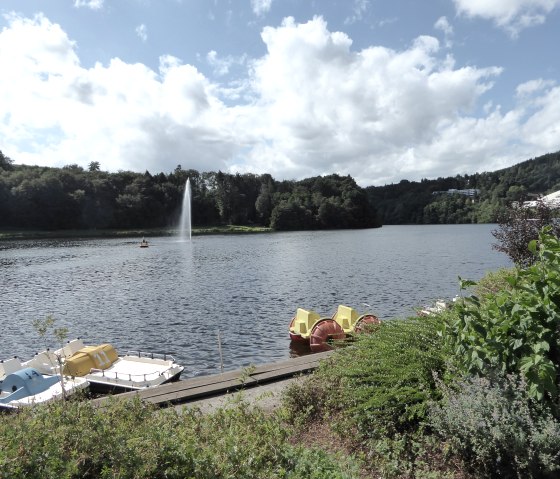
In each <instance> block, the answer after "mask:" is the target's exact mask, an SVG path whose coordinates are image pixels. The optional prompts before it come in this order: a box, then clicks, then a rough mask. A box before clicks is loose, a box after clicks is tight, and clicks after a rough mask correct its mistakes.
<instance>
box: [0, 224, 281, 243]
mask: <svg viewBox="0 0 560 479" xmlns="http://www.w3.org/2000/svg"><path fill="white" fill-rule="evenodd" d="M272 231H273V230H272V229H271V228H265V227H262V226H236V225H226V226H209V227H200V228H197V227H195V228H193V229H192V234H193V236H200V235H219V234H255V233H270V232H272ZM177 235H178V230H177V229H176V228H152V229H126V230H116V229H106V230H58V231H36V230H0V241H1V240H20V239H68V238H141V237H146V238H149V237H156V236H177Z"/></svg>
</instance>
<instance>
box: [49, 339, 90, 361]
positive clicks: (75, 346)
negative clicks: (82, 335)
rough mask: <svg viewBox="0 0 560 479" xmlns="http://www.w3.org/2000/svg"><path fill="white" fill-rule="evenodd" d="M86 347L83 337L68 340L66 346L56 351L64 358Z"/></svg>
mask: <svg viewBox="0 0 560 479" xmlns="http://www.w3.org/2000/svg"><path fill="white" fill-rule="evenodd" d="M84 347H85V345H84V342H83V341H82V340H81V339H79V338H78V339H72V340H71V341H68V344H67V345H66V346H64V347H63V348H62V349H59V350H58V351H56V353H57V354H60V355H61V356H62V357H63V358H69V357H70V356H72V355H74V354H76V353H77V352H78V351H79V350H80V349H82V348H84Z"/></svg>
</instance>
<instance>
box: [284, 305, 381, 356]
mask: <svg viewBox="0 0 560 479" xmlns="http://www.w3.org/2000/svg"><path fill="white" fill-rule="evenodd" d="M379 323H380V320H379V319H378V318H377V317H376V316H374V315H373V314H362V315H360V314H359V313H358V312H357V311H356V310H355V309H353V308H351V307H349V306H345V305H342V304H341V305H339V306H338V308H337V310H336V312H335V313H334V314H333V316H332V317H331V318H328V317H325V318H322V317H321V316H320V315H319V314H318V313H316V312H315V311H308V310H305V309H302V308H298V309H297V311H296V315H295V316H294V317H293V318H292V320H291V322H290V326H289V333H290V339H291V340H292V342H295V343H297V342H304V343H309V346H310V348H311V351H312V352H314V353H317V352H321V351H328V350H329V349H332V343H333V341H337V340H342V339H345V338H347V337H351V336H352V335H354V334H356V333H359V332H361V331H362V330H363V329H364V327H365V326H366V325H367V324H379Z"/></svg>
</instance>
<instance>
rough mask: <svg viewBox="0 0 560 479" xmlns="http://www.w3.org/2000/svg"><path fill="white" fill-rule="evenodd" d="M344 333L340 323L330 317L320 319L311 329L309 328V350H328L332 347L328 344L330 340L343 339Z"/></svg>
mask: <svg viewBox="0 0 560 479" xmlns="http://www.w3.org/2000/svg"><path fill="white" fill-rule="evenodd" d="M345 337H346V334H344V330H343V329H342V328H341V327H340V325H339V324H338V323H337V322H336V321H334V320H332V319H328V318H327V319H321V320H320V321H318V322H317V323H315V326H313V329H312V330H311V336H310V337H309V346H310V347H311V351H313V352H314V353H320V352H322V351H328V350H329V349H333V347H332V346H331V345H330V344H329V341H331V340H340V339H344V338H345Z"/></svg>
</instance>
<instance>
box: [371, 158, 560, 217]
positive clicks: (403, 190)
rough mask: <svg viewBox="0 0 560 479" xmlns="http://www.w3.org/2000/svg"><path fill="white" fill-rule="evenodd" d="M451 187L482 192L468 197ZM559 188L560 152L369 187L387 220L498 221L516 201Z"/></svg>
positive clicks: (377, 207) (373, 199) (379, 212)
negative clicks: (482, 169) (498, 166)
mask: <svg viewBox="0 0 560 479" xmlns="http://www.w3.org/2000/svg"><path fill="white" fill-rule="evenodd" d="M449 190H477V191H476V194H475V195H473V196H467V195H466V194H462V193H461V192H450V191H449ZM557 190H560V152H557V153H550V154H547V155H544V156H541V157H538V158H535V159H531V160H527V161H524V162H522V163H519V164H517V165H514V166H511V167H509V168H504V169H502V170H498V171H494V172H491V173H476V174H473V175H463V176H460V175H457V176H455V177H448V178H437V179H435V180H427V179H423V180H422V181H420V182H412V181H407V180H402V181H401V182H400V183H396V184H391V185H386V186H369V187H367V188H366V192H367V195H368V198H369V201H370V203H371V204H373V205H375V208H376V209H377V212H378V214H379V216H380V219H381V221H382V223H383V224H422V223H425V224H449V223H494V222H496V221H497V220H498V218H499V217H500V216H501V215H503V214H504V212H505V209H506V208H507V206H508V205H510V204H511V203H512V202H515V201H523V200H525V199H532V198H535V197H537V196H539V195H544V194H548V193H551V192H553V191H557ZM463 193H465V191H463Z"/></svg>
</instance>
